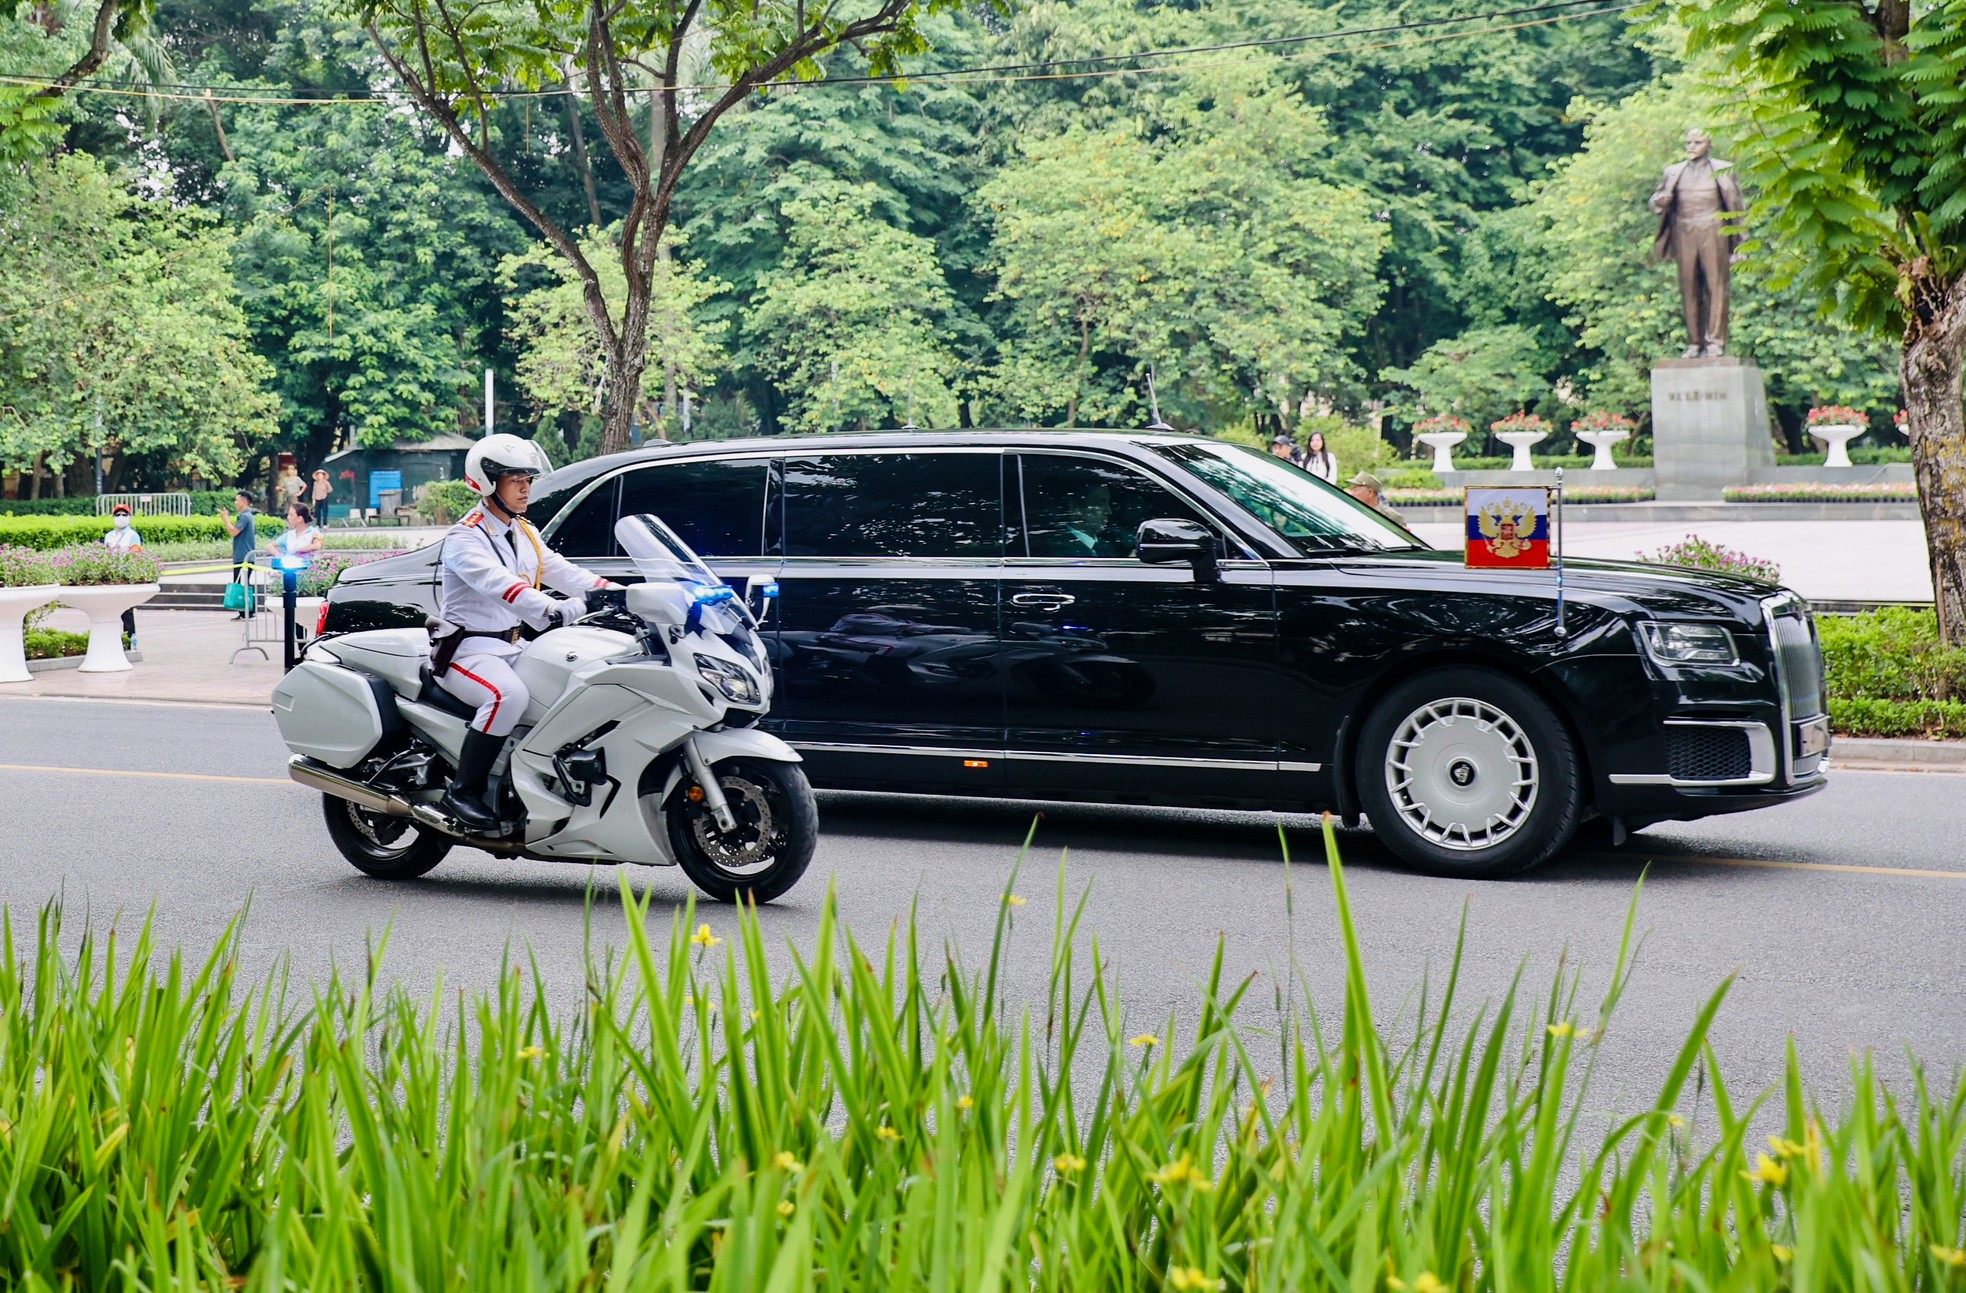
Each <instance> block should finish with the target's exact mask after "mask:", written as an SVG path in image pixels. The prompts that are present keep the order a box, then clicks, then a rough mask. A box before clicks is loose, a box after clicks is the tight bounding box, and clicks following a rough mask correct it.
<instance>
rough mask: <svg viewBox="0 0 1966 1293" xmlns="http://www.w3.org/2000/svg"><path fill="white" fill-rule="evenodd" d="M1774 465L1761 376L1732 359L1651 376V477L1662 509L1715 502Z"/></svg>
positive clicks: (1669, 365)
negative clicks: (1664, 504)
mask: <svg viewBox="0 0 1966 1293" xmlns="http://www.w3.org/2000/svg"><path fill="white" fill-rule="evenodd" d="M1774 465H1775V448H1774V445H1773V443H1772V442H1771V441H1770V440H1769V435H1768V393H1767V391H1766V389H1765V388H1764V387H1763V385H1762V381H1761V370H1760V369H1759V368H1756V367H1755V366H1754V365H1753V364H1751V363H1747V362H1745V361H1743V360H1741V359H1737V358H1735V357H1733V356H1731V355H1730V356H1725V357H1723V358H1720V359H1668V360H1665V361H1663V362H1661V363H1659V364H1657V365H1656V366H1654V367H1653V369H1652V472H1653V482H1654V485H1653V488H1654V489H1655V491H1656V492H1657V496H1658V498H1659V501H1660V502H1667V503H1670V502H1699V501H1717V500H1718V499H1719V498H1720V496H1721V495H1720V492H1721V491H1722V490H1723V489H1725V488H1726V487H1727V486H1729V485H1746V484H1748V483H1750V482H1751V481H1752V480H1753V479H1754V473H1755V472H1756V470H1758V469H1760V468H1763V467H1772V466H1774Z"/></svg>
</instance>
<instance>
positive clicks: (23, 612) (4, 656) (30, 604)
mask: <svg viewBox="0 0 1966 1293" xmlns="http://www.w3.org/2000/svg"><path fill="white" fill-rule="evenodd" d="M60 593H61V585H59V584H34V585H32V586H30V587H27V588H0V682H26V681H27V680H28V679H29V678H31V677H33V676H34V675H33V674H31V673H29V672H28V671H27V641H26V630H25V622H26V620H27V613H28V612H29V611H31V610H33V609H34V608H35V607H37V606H46V605H47V604H48V603H49V602H52V601H54V600H55V598H56V597H57V596H58V595H59V594H60Z"/></svg>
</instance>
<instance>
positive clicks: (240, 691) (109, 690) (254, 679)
mask: <svg viewBox="0 0 1966 1293" xmlns="http://www.w3.org/2000/svg"><path fill="white" fill-rule="evenodd" d="M136 617H137V641H138V643H139V644H141V646H142V649H143V663H142V664H139V665H137V666H136V667H135V668H133V669H131V670H129V671H128V672H126V673H83V672H81V671H80V670H79V669H49V670H46V671H44V672H40V673H36V674H35V675H34V676H33V678H32V680H31V681H28V682H11V683H0V700H5V699H6V698H7V697H9V696H81V697H91V698H94V699H97V700H160V701H178V702H184V701H199V702H204V703H206V704H212V703H218V704H227V705H254V706H258V707H260V708H265V707H267V706H269V705H270V704H271V697H272V695H273V688H274V687H275V686H277V685H278V684H279V681H280V678H281V675H282V673H283V672H284V671H283V670H282V669H281V667H280V666H281V660H280V649H279V644H278V643H277V642H276V643H272V644H269V645H266V646H265V647H264V648H263V649H264V650H265V651H266V653H267V655H269V656H271V657H272V658H271V659H270V660H263V659H261V658H260V656H259V654H258V653H257V652H248V653H247V654H245V655H243V656H241V657H239V663H238V664H233V663H232V653H233V652H234V651H235V650H237V649H238V648H239V645H240V632H239V630H240V623H239V621H238V620H235V619H233V618H232V617H231V616H230V615H215V614H213V613H211V612H210V611H149V610H145V609H144V608H143V607H141V606H139V607H137V610H136ZM47 627H49V628H56V629H67V630H69V631H71V632H75V633H85V632H87V631H88V627H89V622H88V620H87V618H86V617H84V616H83V614H82V613H81V612H80V611H76V610H70V609H69V608H67V607H62V608H61V609H60V610H57V611H56V612H55V613H54V614H53V615H51V616H49V617H48V622H47Z"/></svg>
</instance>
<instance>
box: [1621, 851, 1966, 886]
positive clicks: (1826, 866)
mask: <svg viewBox="0 0 1966 1293" xmlns="http://www.w3.org/2000/svg"><path fill="white" fill-rule="evenodd" d="M1600 856H1609V855H1600ZM1650 861H1652V862H1653V863H1654V864H1657V865H1665V864H1670V863H1674V862H1687V863H1692V864H1695V865H1698V866H1738V867H1758V868H1761V869H1762V870H1767V871H1833V872H1837V873H1839V874H1853V875H1889V876H1910V877H1912V878H1914V879H1919V880H1966V871H1932V870H1925V869H1921V868H1919V867H1909V866H1858V865H1857V864H1855V863H1852V862H1781V861H1777V860H1775V859H1773V858H1705V857H1692V856H1689V855H1687V854H1683V853H1670V854H1665V855H1662V856H1654V857H1652V858H1651V859H1650Z"/></svg>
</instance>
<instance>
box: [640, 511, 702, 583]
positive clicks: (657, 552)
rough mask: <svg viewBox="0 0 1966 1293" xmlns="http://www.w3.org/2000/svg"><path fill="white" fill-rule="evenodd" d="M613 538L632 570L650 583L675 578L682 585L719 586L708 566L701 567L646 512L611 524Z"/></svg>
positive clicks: (658, 520) (657, 519) (659, 521)
mask: <svg viewBox="0 0 1966 1293" xmlns="http://www.w3.org/2000/svg"><path fill="white" fill-rule="evenodd" d="M614 537H615V538H616V539H618V540H620V541H621V550H622V551H623V552H625V553H627V554H628V557H629V559H630V560H632V561H633V562H634V563H635V569H636V571H637V572H638V573H640V575H641V576H642V578H644V579H647V580H650V581H654V580H667V579H675V580H680V581H681V582H683V583H686V584H712V585H716V584H721V583H723V580H721V579H719V578H717V577H716V576H715V575H713V574H711V573H710V567H708V566H706V565H704V564H703V558H701V557H699V556H697V555H696V553H694V552H692V551H691V550H690V546H689V545H688V544H687V543H684V542H683V541H682V538H681V537H680V536H679V535H677V533H676V532H675V531H674V530H672V529H670V528H669V527H668V526H667V525H664V524H663V523H662V518H661V517H658V516H651V515H649V514H648V513H647V512H642V513H639V514H637V515H635V516H624V517H622V518H621V519H620V520H619V521H616V522H615V523H614Z"/></svg>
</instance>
